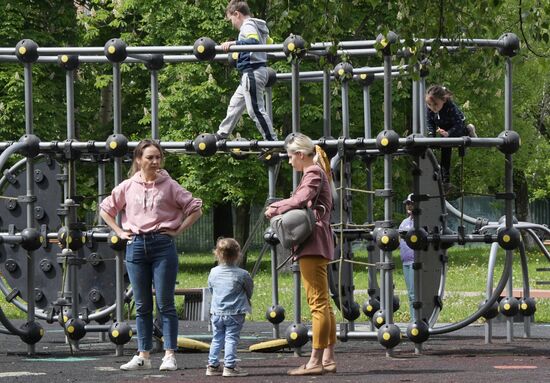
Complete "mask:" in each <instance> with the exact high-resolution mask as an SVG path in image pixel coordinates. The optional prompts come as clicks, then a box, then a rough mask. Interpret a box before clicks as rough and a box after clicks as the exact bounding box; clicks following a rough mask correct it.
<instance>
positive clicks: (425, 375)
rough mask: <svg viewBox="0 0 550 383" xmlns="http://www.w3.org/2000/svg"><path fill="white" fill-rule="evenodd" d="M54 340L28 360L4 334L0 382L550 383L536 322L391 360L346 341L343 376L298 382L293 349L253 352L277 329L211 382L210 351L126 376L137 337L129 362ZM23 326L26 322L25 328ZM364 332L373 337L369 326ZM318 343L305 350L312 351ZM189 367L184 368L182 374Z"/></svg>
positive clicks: (246, 341)
mask: <svg viewBox="0 0 550 383" xmlns="http://www.w3.org/2000/svg"><path fill="white" fill-rule="evenodd" d="M41 324H42V325H43V326H44V328H45V330H46V334H45V336H44V338H42V340H41V341H40V342H39V343H37V344H36V349H35V351H36V354H35V355H34V356H28V355H27V345H26V344H24V343H23V342H22V341H21V340H20V339H19V338H18V337H14V336H9V335H4V334H0V383H4V382H22V383H23V382H24V383H26V382H50V383H56V382H101V383H106V382H219V381H228V380H229V381H231V380H234V381H239V382H241V381H242V382H256V383H268V382H384V383H388V382H438V383H441V382H468V383H472V382H491V383H493V382H495V383H496V382H550V324H548V325H545V324H533V325H532V328H531V337H530V338H525V337H524V336H523V324H521V323H516V324H514V339H513V341H512V342H510V343H509V342H507V340H506V332H505V331H506V323H504V322H500V323H499V322H497V323H495V325H494V327H493V342H492V343H490V344H485V339H484V327H483V326H482V325H472V326H468V327H467V328H465V329H462V330H460V331H458V332H454V333H451V334H447V335H440V336H433V337H431V338H430V339H429V340H428V341H427V342H425V343H424V344H423V346H422V353H421V354H420V355H415V353H414V346H413V344H412V343H411V342H409V341H407V340H406V339H404V340H403V341H402V342H401V343H400V344H399V345H398V346H397V347H396V348H395V349H394V352H393V356H391V357H390V356H387V354H386V350H385V349H384V348H383V347H382V346H381V345H380V344H379V343H378V342H377V341H374V340H350V341H348V342H340V341H339V342H338V344H337V347H336V352H337V355H336V357H337V369H338V371H337V373H336V374H325V375H322V376H303V377H290V376H287V375H286V372H287V370H289V369H291V368H294V367H297V366H299V365H301V364H303V363H305V362H306V361H307V356H302V357H299V356H296V355H295V353H294V352H293V351H292V350H290V349H284V350H280V351H277V352H269V353H264V352H261V353H260V352H249V351H248V347H249V346H250V345H253V344H257V343H259V342H261V341H267V340H270V339H271V338H272V326H271V324H269V323H267V322H265V323H263V322H262V323H260V322H246V323H245V327H244V329H243V332H242V334H241V335H242V339H241V343H240V347H239V349H240V351H239V354H238V355H239V358H240V359H241V362H240V363H239V366H240V367H241V368H242V369H244V370H246V371H248V372H249V374H250V375H249V376H247V377H242V378H224V377H207V376H205V366H206V361H207V353H206V352H196V351H195V352H190V351H181V350H180V351H179V352H178V353H177V355H176V359H177V362H178V366H179V367H180V369H179V370H177V371H169V372H164V371H159V370H158V367H159V365H160V363H161V358H162V355H163V354H162V353H155V354H153V355H152V359H153V367H154V369H152V370H147V371H121V370H120V369H119V366H120V365H121V364H123V363H125V362H127V361H128V360H129V359H130V358H131V357H132V355H133V354H134V352H135V349H136V342H135V338H134V339H132V341H131V342H130V343H128V344H127V345H126V346H125V347H124V355H123V356H119V357H117V356H115V346H114V345H113V344H112V343H110V342H109V340H108V338H106V339H107V340H102V339H101V336H100V334H97V333H91V334H88V335H86V336H85V337H84V338H83V339H82V340H81V341H80V351H79V352H77V353H74V354H73V355H71V352H70V347H69V345H68V344H67V343H66V342H65V336H64V334H63V331H62V329H61V327H60V326H59V325H57V324H52V325H48V324H45V323H41ZM17 325H18V326H19V324H17ZM286 326H287V324H286V323H283V324H282V325H281V329H285V328H286ZM356 329H357V330H365V331H368V330H369V329H370V328H369V327H368V326H367V325H366V324H357V325H356ZM179 333H180V336H185V337H189V338H192V339H196V340H201V341H204V342H209V331H208V326H207V323H206V322H188V321H185V322H184V321H181V322H180V331H179ZM310 347H311V343H308V344H306V345H305V346H304V347H303V350H304V351H305V352H307V351H309V348H310ZM182 367H183V368H182Z"/></svg>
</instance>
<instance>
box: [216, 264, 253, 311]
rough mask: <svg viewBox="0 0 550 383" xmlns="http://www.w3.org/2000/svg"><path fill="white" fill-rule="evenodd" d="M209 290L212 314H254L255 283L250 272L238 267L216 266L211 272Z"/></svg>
mask: <svg viewBox="0 0 550 383" xmlns="http://www.w3.org/2000/svg"><path fill="white" fill-rule="evenodd" d="M208 288H209V289H210V292H211V293H212V304H211V306H210V314H214V315H235V314H244V313H250V312H252V309H251V307H250V298H252V291H253V289H254V282H253V281H252V278H251V277H250V274H248V271H246V270H244V269H241V268H240V267H238V266H227V265H219V266H216V267H214V268H213V269H212V270H210V275H209V276H208Z"/></svg>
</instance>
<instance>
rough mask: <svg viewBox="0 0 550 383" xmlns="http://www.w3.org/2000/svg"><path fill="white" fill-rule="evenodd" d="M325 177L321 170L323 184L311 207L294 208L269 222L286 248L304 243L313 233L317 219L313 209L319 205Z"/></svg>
mask: <svg viewBox="0 0 550 383" xmlns="http://www.w3.org/2000/svg"><path fill="white" fill-rule="evenodd" d="M323 178H324V177H323V172H321V185H319V190H317V196H316V197H315V201H314V202H313V205H312V206H311V208H309V207H305V208H303V209H292V210H289V211H287V212H285V213H283V214H279V215H276V216H275V217H272V218H271V220H270V222H269V224H270V225H271V229H273V231H274V232H275V234H277V238H279V242H280V243H281V246H283V247H284V248H285V249H289V250H292V248H293V247H296V246H298V245H300V244H301V243H303V242H304V241H305V240H306V239H308V238H309V237H310V236H311V234H312V233H313V229H314V227H315V221H316V220H315V214H314V213H313V210H314V209H315V207H316V205H317V199H318V198H319V194H320V193H321V187H322V185H323V182H322V179H323ZM296 252H297V251H296Z"/></svg>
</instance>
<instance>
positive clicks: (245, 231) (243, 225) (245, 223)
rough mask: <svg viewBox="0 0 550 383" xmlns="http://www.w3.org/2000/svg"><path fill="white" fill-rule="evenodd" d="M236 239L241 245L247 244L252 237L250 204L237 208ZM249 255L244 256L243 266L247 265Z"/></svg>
mask: <svg viewBox="0 0 550 383" xmlns="http://www.w3.org/2000/svg"><path fill="white" fill-rule="evenodd" d="M235 218H236V219H235V221H236V222H235V239H236V240H237V241H238V242H239V244H240V245H241V248H242V247H243V246H244V244H245V243H246V241H247V239H248V236H249V235H250V203H244V204H242V205H237V206H236V207H235ZM246 259H247V254H246V253H245V254H243V259H242V265H246Z"/></svg>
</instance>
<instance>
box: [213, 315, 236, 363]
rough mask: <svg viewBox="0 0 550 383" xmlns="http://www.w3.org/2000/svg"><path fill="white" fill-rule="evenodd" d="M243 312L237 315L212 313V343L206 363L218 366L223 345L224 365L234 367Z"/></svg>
mask: <svg viewBox="0 0 550 383" xmlns="http://www.w3.org/2000/svg"><path fill="white" fill-rule="evenodd" d="M244 317H245V314H237V315H214V314H213V315H212V333H213V337H212V343H210V354H209V355H208V364H209V365H210V366H219V365H220V360H219V355H220V351H221V349H222V346H224V361H223V364H224V366H225V367H229V368H234V367H235V365H236V364H237V361H236V359H237V345H238V344H239V339H240V337H241V329H242V328H243V324H244Z"/></svg>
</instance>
